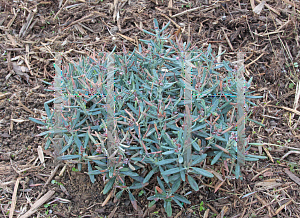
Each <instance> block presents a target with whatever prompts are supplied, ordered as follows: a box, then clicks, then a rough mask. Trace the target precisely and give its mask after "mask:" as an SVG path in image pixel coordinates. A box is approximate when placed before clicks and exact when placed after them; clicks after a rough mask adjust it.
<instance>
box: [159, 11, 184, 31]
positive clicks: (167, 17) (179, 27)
mask: <svg viewBox="0 0 300 218" xmlns="http://www.w3.org/2000/svg"><path fill="white" fill-rule="evenodd" d="M160 14H161V15H162V16H164V17H165V18H167V19H168V20H169V21H171V22H172V23H173V24H174V25H175V26H176V27H177V28H178V29H179V28H180V26H179V25H178V24H177V23H176V22H175V21H173V20H172V19H171V18H169V17H168V16H167V15H165V14H163V13H160Z"/></svg>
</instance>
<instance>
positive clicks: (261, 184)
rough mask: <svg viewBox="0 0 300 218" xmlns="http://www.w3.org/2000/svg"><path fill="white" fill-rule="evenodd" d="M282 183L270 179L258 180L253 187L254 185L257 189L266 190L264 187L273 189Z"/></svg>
mask: <svg viewBox="0 0 300 218" xmlns="http://www.w3.org/2000/svg"><path fill="white" fill-rule="evenodd" d="M281 185H282V183H279V182H274V181H270V182H266V181H264V182H258V183H256V184H255V186H254V187H256V188H257V189H258V190H266V189H273V188H276V187H278V186H281Z"/></svg>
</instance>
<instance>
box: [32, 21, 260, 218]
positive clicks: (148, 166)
mask: <svg viewBox="0 0 300 218" xmlns="http://www.w3.org/2000/svg"><path fill="white" fill-rule="evenodd" d="M154 24H155V25H154V30H153V32H148V31H145V30H144V32H145V34H147V35H148V36H150V37H151V39H149V40H140V41H141V43H142V44H139V45H138V47H137V48H136V49H135V50H134V51H132V52H130V51H127V50H126V49H125V47H124V48H123V51H122V53H121V54H120V53H117V52H114V51H113V52H111V53H105V52H100V54H99V55H98V56H97V57H96V56H95V55H91V56H88V57H86V58H82V59H81V60H80V61H79V63H73V64H70V65H69V66H68V67H66V68H64V69H63V70H62V72H61V93H60V95H61V97H60V98H61V99H62V102H63V108H62V110H61V111H58V110H56V111H55V110H50V107H49V105H48V104H50V103H53V102H54V101H57V100H58V97H57V98H54V99H52V100H50V101H48V102H46V103H45V111H46V114H47V116H46V117H43V118H42V119H40V120H38V119H35V118H31V120H32V121H35V122H36V123H38V124H40V125H42V126H43V127H42V128H43V129H46V131H45V132H42V133H40V134H39V136H44V137H46V138H47V143H46V148H48V147H49V146H50V145H52V146H54V147H55V148H56V150H58V153H59V155H60V156H59V157H58V159H60V160H65V161H70V160H72V162H73V163H77V166H78V170H81V167H82V164H87V168H88V172H87V174H88V175H89V177H90V180H91V181H92V182H93V183H94V182H95V176H96V175H102V177H103V179H104V181H105V183H106V184H105V187H104V190H103V194H107V193H108V192H113V193H114V196H115V197H116V198H117V199H119V198H120V197H121V196H122V193H124V192H128V194H129V198H130V200H131V203H132V205H133V207H134V208H135V209H137V201H136V199H135V197H134V196H133V194H132V190H133V189H143V188H144V187H145V186H147V185H149V183H150V181H151V183H152V184H155V185H151V187H153V189H154V193H155V194H154V195H152V196H150V197H148V200H150V201H151V202H150V205H149V206H151V205H153V204H154V203H155V202H156V201H158V200H159V199H162V200H164V207H165V210H166V212H167V214H168V216H171V214H172V207H171V203H172V202H175V203H177V204H178V205H179V206H180V207H183V204H182V203H187V204H189V203H190V201H189V200H188V199H186V198H185V196H182V195H180V194H179V193H178V190H179V189H180V187H181V185H182V184H184V183H188V184H189V185H190V186H191V188H192V189H193V190H195V191H198V190H199V187H198V182H197V180H198V179H199V178H200V177H208V178H211V177H213V176H214V174H213V172H214V171H213V170H212V169H209V167H208V165H214V164H216V163H221V162H223V163H224V164H225V165H226V166H227V164H229V163H230V164H231V166H232V167H231V170H230V172H228V173H227V175H230V174H231V172H232V173H233V174H235V177H236V178H241V171H240V166H241V165H242V164H243V161H244V160H246V161H256V160H258V159H260V158H263V157H260V156H254V155H249V154H247V149H248V148H246V149H245V150H244V148H243V146H247V144H246V143H245V144H244V145H242V148H241V149H240V148H239V147H238V140H237V138H238V137H239V134H243V131H244V130H243V129H242V130H239V127H240V126H241V123H243V122H242V121H243V120H244V119H247V110H248V108H249V106H250V105H251V104H253V103H251V102H250V101H249V99H250V98H253V96H251V93H249V92H248V91H247V89H248V88H249V87H250V83H251V80H250V81H249V82H246V81H245V80H243V79H242V77H240V76H238V74H239V73H240V70H243V69H242V68H241V69H237V68H234V67H231V65H230V63H228V62H225V61H223V62H222V63H218V62H217V59H216V58H217V57H215V56H214V55H213V54H212V49H211V47H210V46H208V48H207V49H206V50H205V51H203V50H202V49H199V48H197V47H196V46H192V44H191V43H185V42H182V41H181V40H178V39H175V40H172V38H174V36H173V35H172V34H169V33H167V31H166V29H167V27H168V25H169V24H167V25H165V26H164V27H163V28H162V29H159V25H158V23H157V21H156V20H154ZM244 89H245V92H244V93H242V96H241V93H240V91H241V90H244ZM52 90H54V89H53V88H52ZM56 93H57V92H56ZM241 99H244V102H241V101H242V100H241ZM241 104H242V107H243V108H242V109H243V113H245V115H244V116H245V117H242V116H241V113H240V112H239V111H238V110H240V109H241V106H240V105H241ZM239 107H240V108H239ZM57 115H59V116H60V117H61V119H62V121H61V123H59V126H57V124H58V120H55V119H58V118H55V117H57ZM241 127H243V126H241ZM56 135H57V136H58V137H61V138H62V139H61V142H60V143H57V141H55V136H56ZM240 138H241V139H243V140H244V141H245V142H246V140H245V137H244V135H242V136H241V137H240ZM126 177H130V178H131V179H130V180H128V179H126ZM156 184H157V186H156Z"/></svg>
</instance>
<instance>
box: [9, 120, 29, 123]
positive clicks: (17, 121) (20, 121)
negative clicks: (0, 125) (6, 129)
mask: <svg viewBox="0 0 300 218" xmlns="http://www.w3.org/2000/svg"><path fill="white" fill-rule="evenodd" d="M10 120H11V121H14V122H16V123H23V122H25V121H28V120H23V119H10Z"/></svg>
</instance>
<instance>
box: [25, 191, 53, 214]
mask: <svg viewBox="0 0 300 218" xmlns="http://www.w3.org/2000/svg"><path fill="white" fill-rule="evenodd" d="M54 193H55V191H53V190H50V191H48V192H47V193H46V194H45V195H44V196H43V197H41V198H40V199H39V200H37V201H36V202H35V203H34V204H33V205H32V206H31V208H30V210H28V211H27V212H26V213H25V214H24V215H22V216H21V217H20V218H27V217H30V216H31V215H32V214H34V213H35V212H36V210H37V209H38V208H39V207H40V206H42V205H43V204H44V203H45V202H46V201H48V200H49V199H50V198H51V197H52V195H54Z"/></svg>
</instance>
